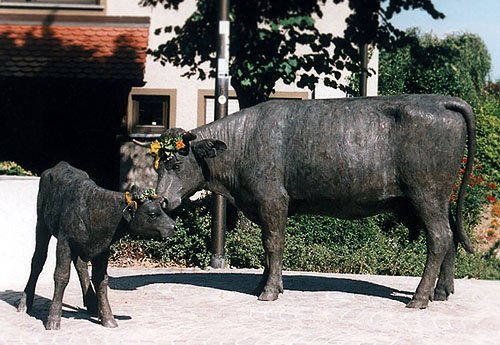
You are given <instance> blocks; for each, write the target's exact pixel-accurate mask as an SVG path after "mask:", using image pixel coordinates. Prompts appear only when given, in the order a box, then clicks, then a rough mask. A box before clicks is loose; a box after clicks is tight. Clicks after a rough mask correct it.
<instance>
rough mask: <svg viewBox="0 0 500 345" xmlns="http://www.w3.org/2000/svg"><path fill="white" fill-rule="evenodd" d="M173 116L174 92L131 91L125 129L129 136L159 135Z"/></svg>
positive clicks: (168, 124)
mask: <svg viewBox="0 0 500 345" xmlns="http://www.w3.org/2000/svg"><path fill="white" fill-rule="evenodd" d="M174 116H175V90H170V91H169V90H148V89H135V90H132V94H131V97H130V103H129V114H128V120H127V123H128V125H127V127H128V131H129V133H130V134H137V133H139V134H160V133H162V132H163V131H165V129H167V128H169V127H170V126H171V124H172V123H173V119H174Z"/></svg>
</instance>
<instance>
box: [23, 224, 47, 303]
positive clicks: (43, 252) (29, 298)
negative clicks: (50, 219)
mask: <svg viewBox="0 0 500 345" xmlns="http://www.w3.org/2000/svg"><path fill="white" fill-rule="evenodd" d="M50 237H51V235H50V233H49V232H48V231H47V229H46V227H45V226H44V225H43V224H42V222H41V220H40V219H39V220H38V221H37V224H36V244H35V252H34V253H33V258H32V259H31V272H30V277H29V279H28V283H27V284H26V287H25V288H24V292H23V295H22V296H21V300H20V301H19V304H18V305H17V311H18V312H26V311H30V310H31V308H32V306H33V299H34V296H35V287H36V283H37V281H38V277H39V276H40V273H41V272H42V269H43V265H44V264H45V261H46V260H47V251H48V247H49V242H50Z"/></svg>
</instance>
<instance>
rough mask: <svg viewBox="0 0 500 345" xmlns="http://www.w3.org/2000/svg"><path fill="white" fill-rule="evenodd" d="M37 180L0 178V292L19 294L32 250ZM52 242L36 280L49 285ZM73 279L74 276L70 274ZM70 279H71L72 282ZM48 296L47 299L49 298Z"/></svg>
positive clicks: (52, 260) (53, 264)
mask: <svg viewBox="0 0 500 345" xmlns="http://www.w3.org/2000/svg"><path fill="white" fill-rule="evenodd" d="M38 181H39V178H38V177H14V176H13V177H10V176H0V267H1V271H0V289H2V290H16V291H22V290H23V289H24V286H25V285H26V282H27V281H28V277H29V273H30V268H31V257H32V256H33V251H34V250H35V226H36V197H37V193H38ZM55 244H56V240H55V238H52V240H51V241H50V245H49V253H48V256H47V262H46V263H45V266H44V269H43V271H42V274H41V275H40V280H43V281H52V276H53V274H54V267H55V261H56V260H55ZM72 275H75V272H74V271H73V272H72ZM73 279H74V278H73ZM51 297H52V296H50V298H51Z"/></svg>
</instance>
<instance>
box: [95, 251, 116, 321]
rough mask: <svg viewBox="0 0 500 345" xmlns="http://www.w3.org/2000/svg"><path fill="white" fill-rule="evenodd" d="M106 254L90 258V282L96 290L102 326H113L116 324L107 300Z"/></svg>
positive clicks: (107, 254)
mask: <svg viewBox="0 0 500 345" xmlns="http://www.w3.org/2000/svg"><path fill="white" fill-rule="evenodd" d="M108 256H109V253H108V252H105V253H103V254H101V255H99V256H97V257H96V258H95V259H94V260H92V283H94V287H95V289H96V292H97V305H98V310H99V312H98V315H99V319H100V320H101V324H102V325H103V326H104V327H109V328H114V327H117V326H118V324H117V323H116V321H115V318H114V317H113V312H112V311H111V306H110V305H109V301H108V274H107V267H108Z"/></svg>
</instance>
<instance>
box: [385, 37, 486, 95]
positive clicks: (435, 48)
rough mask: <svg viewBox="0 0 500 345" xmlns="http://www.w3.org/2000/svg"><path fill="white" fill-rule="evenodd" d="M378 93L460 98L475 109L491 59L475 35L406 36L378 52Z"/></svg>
mask: <svg viewBox="0 0 500 345" xmlns="http://www.w3.org/2000/svg"><path fill="white" fill-rule="evenodd" d="M379 61H380V63H379V93H380V94H385V95H391V94H402V93H440V94H445V95H452V96H457V97H461V98H464V99H465V100H467V101H468V102H470V103H471V104H473V105H475V104H477V103H478V101H479V99H480V98H481V94H482V93H483V90H484V88H485V86H486V85H487V82H488V74H489V72H490V69H491V58H490V56H489V53H488V50H487V48H486V45H485V44H484V42H483V41H482V40H481V38H480V37H479V36H477V35H474V34H470V33H462V34H452V35H448V36H446V37H444V38H443V39H440V38H438V37H436V36H434V35H432V34H423V35H422V34H420V33H419V32H418V31H417V30H416V29H413V30H410V31H408V32H407V37H406V41H405V42H404V43H403V44H402V45H400V46H398V47H397V48H396V47H392V48H386V49H382V50H381V52H380V60H379Z"/></svg>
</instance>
